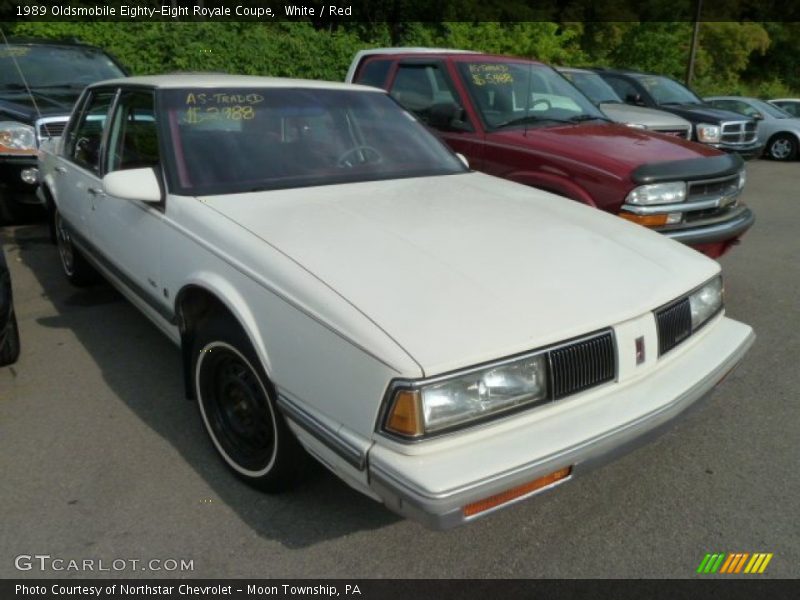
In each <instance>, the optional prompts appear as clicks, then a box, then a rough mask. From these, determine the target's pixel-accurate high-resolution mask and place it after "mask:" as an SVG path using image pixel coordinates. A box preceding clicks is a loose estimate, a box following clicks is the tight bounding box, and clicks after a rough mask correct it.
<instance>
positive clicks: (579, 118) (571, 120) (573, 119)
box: [567, 115, 611, 123]
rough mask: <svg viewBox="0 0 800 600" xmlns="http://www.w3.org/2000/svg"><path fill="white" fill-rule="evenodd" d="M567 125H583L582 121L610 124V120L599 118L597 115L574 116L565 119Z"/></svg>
mask: <svg viewBox="0 0 800 600" xmlns="http://www.w3.org/2000/svg"><path fill="white" fill-rule="evenodd" d="M567 121H568V122H569V123H583V122H584V121H606V122H610V121H611V119H607V118H606V117H601V116H599V115H597V116H596V115H575V116H574V117H570V118H569V119H567Z"/></svg>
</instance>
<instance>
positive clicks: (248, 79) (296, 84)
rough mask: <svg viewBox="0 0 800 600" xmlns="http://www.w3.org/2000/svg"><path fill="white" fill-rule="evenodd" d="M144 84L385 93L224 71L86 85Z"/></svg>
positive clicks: (336, 83) (176, 74)
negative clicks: (230, 73) (232, 73)
mask: <svg viewBox="0 0 800 600" xmlns="http://www.w3.org/2000/svg"><path fill="white" fill-rule="evenodd" d="M118 85H126V86H145V87H152V88H155V89H174V88H187V87H194V88H209V89H211V88H222V87H260V88H308V89H327V90H361V91H368V92H377V93H385V92H383V90H380V89H378V88H374V87H370V86H362V85H353V84H349V83H340V82H338V81H314V80H311V79H289V78H283V77H259V76H253V75H228V74H224V73H171V74H165V75H141V76H136V77H125V78H119V79H108V80H106V81H98V82H96V83H93V84H92V85H90V86H89V87H92V88H94V87H105V86H118Z"/></svg>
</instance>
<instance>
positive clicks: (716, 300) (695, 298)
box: [689, 277, 722, 331]
mask: <svg viewBox="0 0 800 600" xmlns="http://www.w3.org/2000/svg"><path fill="white" fill-rule="evenodd" d="M689 307H690V308H691V311H692V331H697V329H699V328H700V327H702V326H703V324H704V323H705V322H706V321H708V320H709V319H710V318H711V317H713V316H714V315H715V314H717V313H718V312H719V310H720V309H721V308H722V277H715V278H714V279H712V280H711V281H709V282H708V283H706V284H705V285H704V286H703V287H701V288H699V289H697V290H695V291H694V292H692V293H691V294H690V295H689Z"/></svg>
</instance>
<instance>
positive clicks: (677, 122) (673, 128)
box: [556, 67, 692, 140]
mask: <svg viewBox="0 0 800 600" xmlns="http://www.w3.org/2000/svg"><path fill="white" fill-rule="evenodd" d="M556 70H557V71H558V72H559V73H561V75H563V76H564V77H565V78H566V79H567V80H568V81H569V82H570V83H571V84H572V85H574V86H575V87H576V88H578V89H579V90H580V91H581V92H583V94H584V95H585V96H586V97H587V98H589V100H591V101H592V102H593V103H594V105H595V106H596V107H597V108H599V109H600V110H601V111H602V113H603V114H604V115H605V116H607V117H608V118H609V119H611V120H612V121H614V122H615V123H622V124H623V125H631V126H634V127H642V128H644V129H649V130H650V131H655V132H658V133H663V134H666V135H674V136H676V137H681V138H685V139H687V140H690V139H692V124H691V123H689V121H687V120H686V119H682V118H681V117H678V116H677V115H673V114H672V113H668V112H665V111H663V110H654V109H652V108H645V107H643V106H631V105H630V104H625V102H624V101H623V100H622V98H620V97H619V95H618V94H617V92H615V91H614V88H612V87H611V86H610V85H608V84H607V83H606V82H605V81H604V80H603V78H602V77H600V75H598V74H597V73H595V72H594V71H589V70H588V69H576V68H574V67H557V68H556Z"/></svg>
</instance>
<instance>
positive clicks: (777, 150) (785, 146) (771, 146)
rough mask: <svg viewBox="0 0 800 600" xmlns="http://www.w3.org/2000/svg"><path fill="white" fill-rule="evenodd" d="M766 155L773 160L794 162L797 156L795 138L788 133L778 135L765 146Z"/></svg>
mask: <svg viewBox="0 0 800 600" xmlns="http://www.w3.org/2000/svg"><path fill="white" fill-rule="evenodd" d="M767 154H768V155H769V157H770V158H772V159H775V160H794V158H795V157H796V156H797V138H796V137H794V136H793V135H791V134H789V133H779V134H778V135H776V136H774V137H773V138H772V139H771V140H770V141H769V143H768V144H767Z"/></svg>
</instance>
